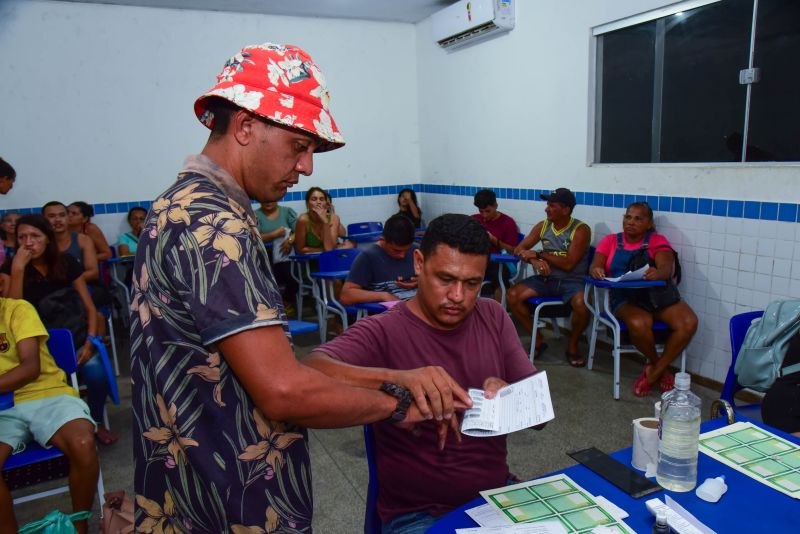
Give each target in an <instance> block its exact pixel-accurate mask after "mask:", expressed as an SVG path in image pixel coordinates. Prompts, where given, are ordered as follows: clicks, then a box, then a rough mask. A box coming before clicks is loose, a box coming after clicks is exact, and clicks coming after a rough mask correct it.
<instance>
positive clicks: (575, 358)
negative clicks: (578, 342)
mask: <svg viewBox="0 0 800 534" xmlns="http://www.w3.org/2000/svg"><path fill="white" fill-rule="evenodd" d="M564 355H565V356H566V357H567V361H568V362H569V364H570V365H571V366H572V367H585V366H586V358H585V357H583V356H581V355H580V354H572V353H570V352H569V351H567V352H565V353H564Z"/></svg>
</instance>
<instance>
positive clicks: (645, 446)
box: [631, 417, 658, 471]
mask: <svg viewBox="0 0 800 534" xmlns="http://www.w3.org/2000/svg"><path fill="white" fill-rule="evenodd" d="M656 463H658V419H656V418H654V417H642V418H641V419H634V420H633V457H632V459H631V465H632V466H633V467H635V468H636V469H638V470H639V471H646V470H647V464H656Z"/></svg>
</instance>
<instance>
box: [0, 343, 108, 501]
mask: <svg viewBox="0 0 800 534" xmlns="http://www.w3.org/2000/svg"><path fill="white" fill-rule="evenodd" d="M48 334H49V335H50V337H49V339H48V340H47V348H48V350H49V351H50V354H52V355H53V359H54V360H55V362H56V364H57V365H58V366H59V367H60V368H61V370H63V371H64V372H65V373H66V374H67V376H69V380H70V382H71V384H72V387H74V388H75V389H76V390H77V389H78V377H77V375H76V372H77V370H78V356H77V354H76V353H75V346H74V345H73V342H72V333H71V332H70V331H69V330H68V329H66V328H53V329H51V330H48ZM107 361H108V355H106V362H107ZM107 370H108V372H109V373H113V371H111V365H110V364H108V366H107ZM112 376H113V374H112ZM114 390H116V383H115V384H114ZM117 403H119V395H117ZM63 457H64V453H62V452H61V451H60V450H59V449H58V448H56V447H51V448H49V449H45V448H44V447H42V446H41V445H39V444H38V443H36V442H35V441H31V442H29V443H28V444H27V445H26V446H25V449H24V450H22V451H21V452H17V453H15V454H12V455H11V456H9V458H8V460H6V463H5V465H4V466H3V472H4V473H7V474H9V475H10V476H9V479H11V480H13V481H14V483H15V484H13V485H15V487H24V486H29V485H31V484H37V483H39V482H45V481H48V480H55V479H56V478H61V477H63V476H65V475H66V474H65V473H64V472H63V470H61V471H59V470H54V469H53V468H52V467H53V461H54V460H57V459H59V458H63ZM98 467H99V466H98ZM10 485H11V484H10ZM68 491H69V485H64V486H59V487H57V488H53V489H49V490H45V491H40V492H37V493H33V494H30V495H25V496H22V497H17V498H15V499H14V504H21V503H24V502H28V501H33V500H36V499H43V498H45V497H50V496H51V495H58V494H60V493H66V492H68ZM104 494H105V492H104V490H103V471H102V469H100V470H99V471H98V475H97V495H98V496H99V500H100V510H101V512H100V513H101V514H102V509H103V503H104V502H105V499H104Z"/></svg>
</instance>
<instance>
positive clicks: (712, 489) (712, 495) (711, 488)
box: [695, 476, 728, 502]
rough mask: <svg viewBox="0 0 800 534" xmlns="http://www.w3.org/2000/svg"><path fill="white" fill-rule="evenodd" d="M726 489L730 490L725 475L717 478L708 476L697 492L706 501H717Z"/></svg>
mask: <svg viewBox="0 0 800 534" xmlns="http://www.w3.org/2000/svg"><path fill="white" fill-rule="evenodd" d="M726 491H728V486H727V484H725V477H724V476H719V477H717V478H707V479H706V480H705V482H703V483H702V484H700V486H699V487H698V488H697V490H696V491H695V493H696V494H697V496H698V497H700V498H701V499H703V500H704V501H706V502H717V501H718V500H720V498H721V497H722V495H723V494H724V493H725V492H726Z"/></svg>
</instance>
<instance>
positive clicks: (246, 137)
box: [228, 109, 261, 146]
mask: <svg viewBox="0 0 800 534" xmlns="http://www.w3.org/2000/svg"><path fill="white" fill-rule="evenodd" d="M258 122H261V121H259V120H258V119H257V118H256V117H255V116H254V115H253V114H252V113H249V112H247V111H245V110H243V109H237V110H236V111H235V112H234V113H233V114H232V115H231V120H230V124H229V125H228V130H229V131H230V132H231V133H233V137H234V139H236V142H237V143H239V144H240V145H242V146H246V145H249V144H250V143H252V142H253V136H254V134H255V129H256V128H258V125H257V124H256V123H258Z"/></svg>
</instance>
